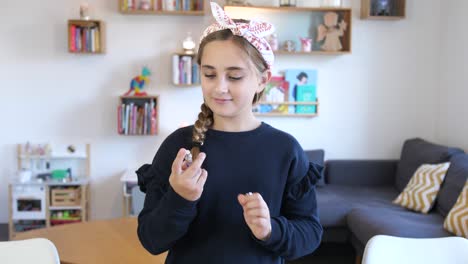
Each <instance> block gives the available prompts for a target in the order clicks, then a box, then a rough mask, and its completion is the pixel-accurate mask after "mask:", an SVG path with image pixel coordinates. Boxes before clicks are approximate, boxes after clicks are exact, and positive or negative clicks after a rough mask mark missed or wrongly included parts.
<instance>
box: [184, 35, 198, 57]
mask: <svg viewBox="0 0 468 264" xmlns="http://www.w3.org/2000/svg"><path fill="white" fill-rule="evenodd" d="M195 46H196V44H195V41H193V39H192V36H191V33H190V32H188V33H187V37H186V38H185V39H184V41H183V42H182V48H183V49H184V53H185V54H195Z"/></svg>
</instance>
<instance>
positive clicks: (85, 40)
mask: <svg viewBox="0 0 468 264" xmlns="http://www.w3.org/2000/svg"><path fill="white" fill-rule="evenodd" d="M67 29H68V52H70V53H75V54H103V53H105V50H106V48H105V47H106V45H105V44H106V43H105V25H104V22H102V21H100V20H73V19H72V20H68V25H67Z"/></svg>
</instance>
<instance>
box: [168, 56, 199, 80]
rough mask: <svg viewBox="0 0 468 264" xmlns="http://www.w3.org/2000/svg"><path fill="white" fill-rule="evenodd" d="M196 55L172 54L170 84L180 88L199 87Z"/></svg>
mask: <svg viewBox="0 0 468 264" xmlns="http://www.w3.org/2000/svg"><path fill="white" fill-rule="evenodd" d="M196 59H197V54H186V53H173V54H172V84H173V85H175V86H180V87H189V86H198V85H200V67H199V65H198V63H197V61H196Z"/></svg>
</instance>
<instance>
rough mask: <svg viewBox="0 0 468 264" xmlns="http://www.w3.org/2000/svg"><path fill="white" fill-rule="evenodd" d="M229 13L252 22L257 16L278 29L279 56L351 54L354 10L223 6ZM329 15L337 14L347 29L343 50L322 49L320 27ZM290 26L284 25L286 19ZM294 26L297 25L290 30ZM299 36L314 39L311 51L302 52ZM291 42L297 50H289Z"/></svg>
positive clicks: (341, 8) (344, 34)
mask: <svg viewBox="0 0 468 264" xmlns="http://www.w3.org/2000/svg"><path fill="white" fill-rule="evenodd" d="M224 9H225V11H226V13H227V14H228V15H229V16H231V17H232V18H245V19H252V18H254V17H257V18H259V19H264V20H267V21H270V22H271V23H273V24H274V25H275V26H276V34H277V36H278V42H279V43H278V44H279V49H278V50H277V51H275V54H278V55H290V54H291V55H342V54H350V53H351V33H352V9H351V8H344V7H275V6H224ZM328 12H334V13H337V14H338V23H340V22H341V21H344V22H345V23H346V29H345V30H344V32H343V35H342V36H341V37H339V38H340V43H341V45H342V48H341V49H340V50H337V51H325V50H322V48H321V46H322V45H323V43H324V41H325V40H321V41H318V40H317V35H318V29H317V28H318V26H319V25H321V24H323V23H324V21H323V16H324V15H325V14H326V13H328ZM285 19H287V20H288V23H287V24H285V23H284V20H285ZM291 24H295V25H297V27H295V28H294V30H291V27H290V26H291ZM299 37H308V38H311V39H312V51H310V52H304V51H301V43H300V40H299ZM286 40H292V41H293V42H294V43H295V51H286V50H285V49H284V48H283V47H284V42H285V41H286Z"/></svg>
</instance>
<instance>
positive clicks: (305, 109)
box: [296, 84, 317, 114]
mask: <svg viewBox="0 0 468 264" xmlns="http://www.w3.org/2000/svg"><path fill="white" fill-rule="evenodd" d="M296 98H297V102H298V103H299V102H317V87H316V86H315V85H312V84H306V85H298V86H297V91H296ZM296 113H297V114H315V113H317V106H316V105H297V106H296Z"/></svg>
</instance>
